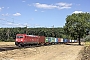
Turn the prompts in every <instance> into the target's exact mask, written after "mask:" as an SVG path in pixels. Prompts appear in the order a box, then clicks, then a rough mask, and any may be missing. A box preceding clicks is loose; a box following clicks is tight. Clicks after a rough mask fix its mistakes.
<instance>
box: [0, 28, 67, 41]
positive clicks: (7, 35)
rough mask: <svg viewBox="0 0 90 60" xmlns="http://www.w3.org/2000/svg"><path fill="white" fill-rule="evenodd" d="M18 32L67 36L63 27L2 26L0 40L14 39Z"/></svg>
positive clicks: (47, 35) (59, 36)
mask: <svg viewBox="0 0 90 60" xmlns="http://www.w3.org/2000/svg"><path fill="white" fill-rule="evenodd" d="M16 34H27V35H39V36H46V37H58V38H66V35H65V33H64V29H63V28H27V27H23V28H21V27H17V28H0V41H14V40H15V38H16Z"/></svg>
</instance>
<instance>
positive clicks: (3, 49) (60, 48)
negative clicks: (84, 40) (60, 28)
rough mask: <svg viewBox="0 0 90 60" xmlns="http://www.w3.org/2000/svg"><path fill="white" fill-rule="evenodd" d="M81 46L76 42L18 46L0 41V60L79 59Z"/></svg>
mask: <svg viewBox="0 0 90 60" xmlns="http://www.w3.org/2000/svg"><path fill="white" fill-rule="evenodd" d="M83 48H84V46H83V45H82V46H79V45H78V43H73V44H68V45H65V44H58V45H49V46H41V47H35V46H31V47H23V48H19V47H16V46H15V45H14V42H0V60H80V58H81V56H80V53H79V52H80V51H81V50H82V49H83Z"/></svg>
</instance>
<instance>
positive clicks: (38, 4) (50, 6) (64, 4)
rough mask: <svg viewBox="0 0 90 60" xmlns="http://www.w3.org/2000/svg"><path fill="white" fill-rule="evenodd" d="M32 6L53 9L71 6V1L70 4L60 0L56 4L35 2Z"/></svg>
mask: <svg viewBox="0 0 90 60" xmlns="http://www.w3.org/2000/svg"><path fill="white" fill-rule="evenodd" d="M34 6H35V7H37V8H43V9H55V8H57V9H69V8H71V6H72V4H71V3H70V4H69V3H62V2H60V3H56V4H50V5H48V4H40V3H35V4H34Z"/></svg>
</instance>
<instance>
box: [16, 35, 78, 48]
mask: <svg viewBox="0 0 90 60" xmlns="http://www.w3.org/2000/svg"><path fill="white" fill-rule="evenodd" d="M76 42H77V40H71V39H63V38H55V37H45V36H37V35H27V34H17V35H16V40H15V45H16V46H19V47H21V46H22V47H23V46H25V45H48V44H58V43H76Z"/></svg>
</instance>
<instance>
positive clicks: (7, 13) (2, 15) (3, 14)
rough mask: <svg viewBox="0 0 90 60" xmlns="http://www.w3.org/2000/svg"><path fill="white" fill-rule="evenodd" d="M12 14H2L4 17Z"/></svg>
mask: <svg viewBox="0 0 90 60" xmlns="http://www.w3.org/2000/svg"><path fill="white" fill-rule="evenodd" d="M9 15H10V14H8V13H6V14H2V16H9Z"/></svg>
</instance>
